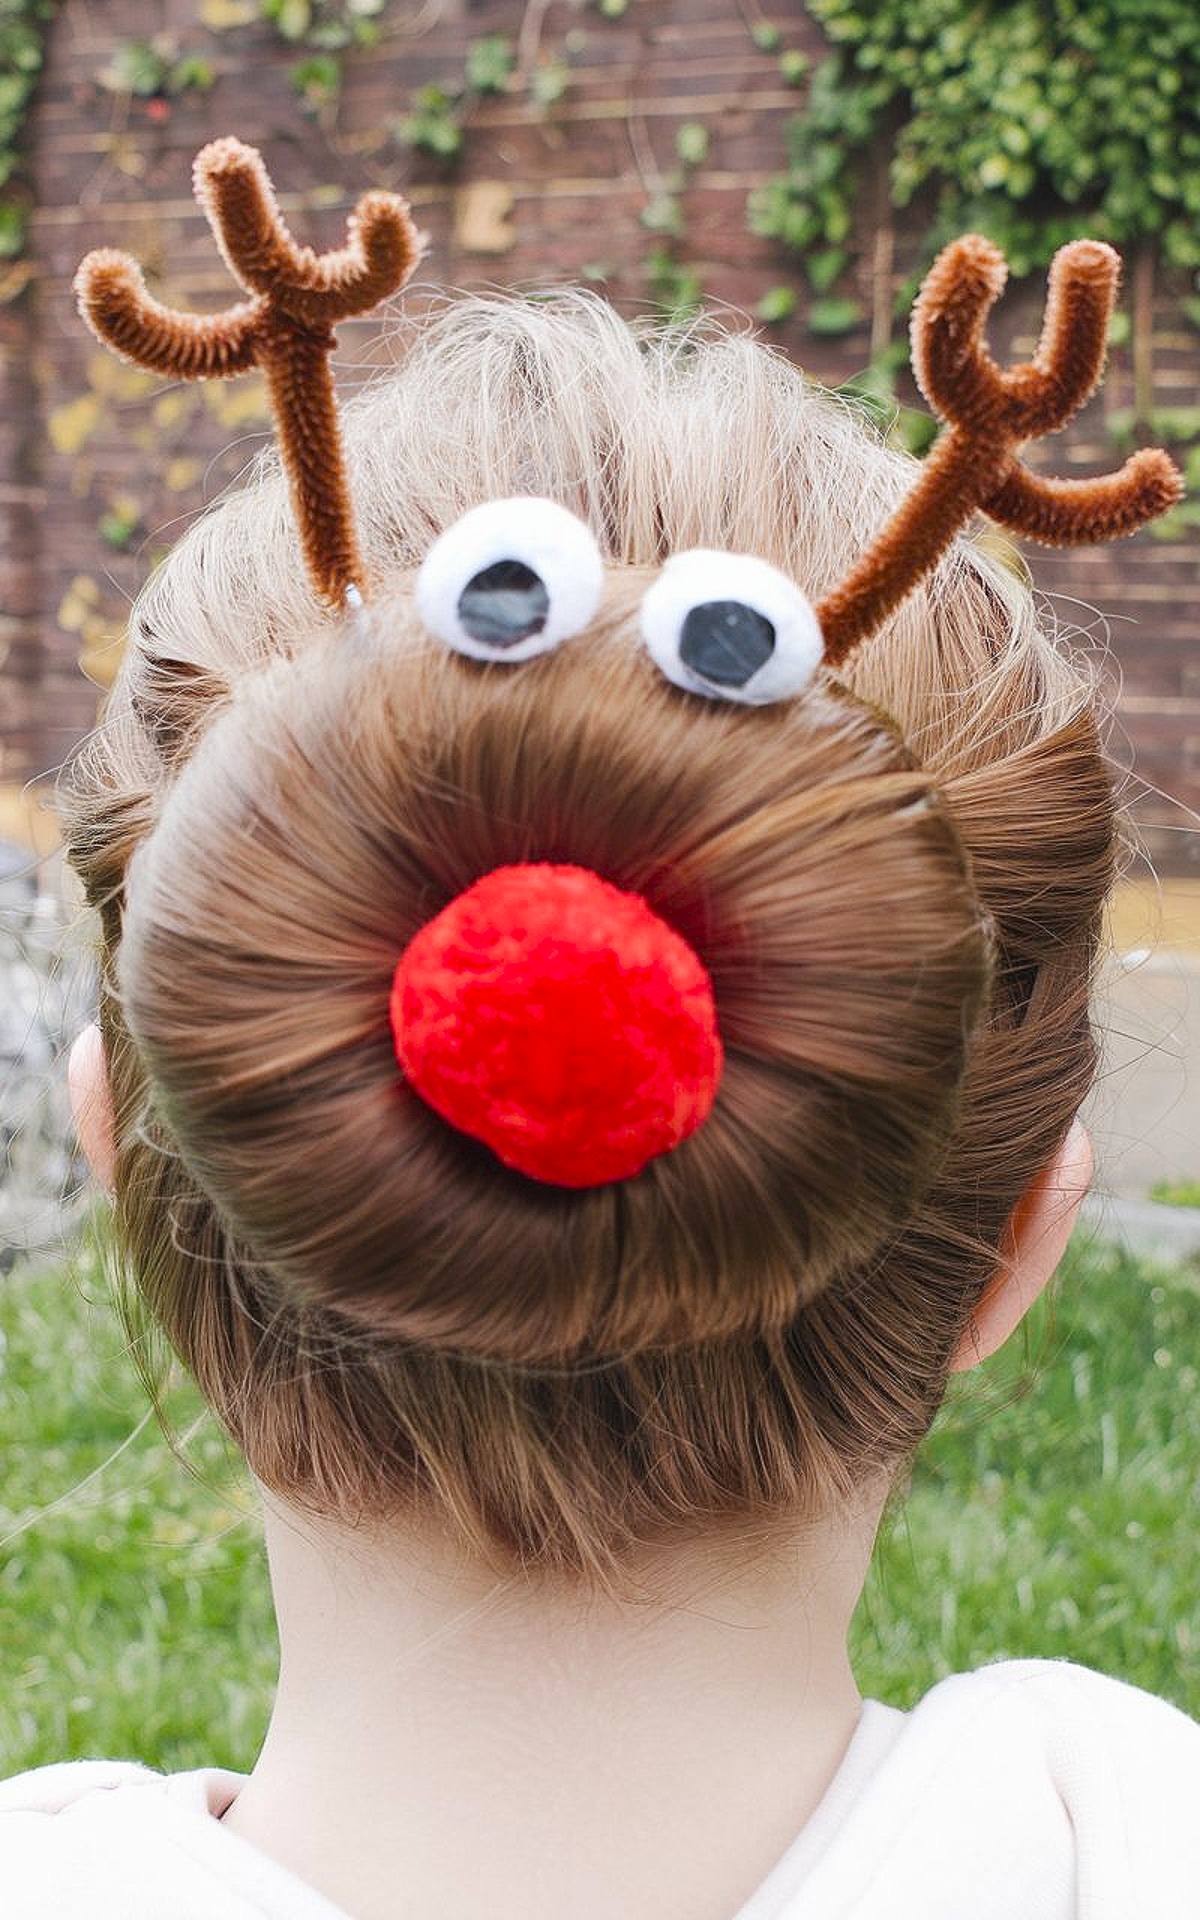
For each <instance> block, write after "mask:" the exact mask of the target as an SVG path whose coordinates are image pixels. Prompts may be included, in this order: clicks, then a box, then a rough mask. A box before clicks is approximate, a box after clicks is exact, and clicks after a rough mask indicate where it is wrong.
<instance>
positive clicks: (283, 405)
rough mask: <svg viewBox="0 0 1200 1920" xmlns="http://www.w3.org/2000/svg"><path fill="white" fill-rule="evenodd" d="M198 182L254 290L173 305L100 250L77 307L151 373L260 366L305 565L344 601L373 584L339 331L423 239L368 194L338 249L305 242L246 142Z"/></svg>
mask: <svg viewBox="0 0 1200 1920" xmlns="http://www.w3.org/2000/svg"><path fill="white" fill-rule="evenodd" d="M193 184H194V187H195V193H196V198H197V200H198V201H199V202H200V205H201V206H202V207H203V209H204V212H205V213H206V215H207V216H208V222H209V225H210V226H211V228H212V230H213V233H214V234H215V236H216V240H217V245H218V246H219V247H220V249H221V253H222V256H223V258H224V260H225V262H226V264H227V266H228V267H229V270H230V272H231V273H232V274H233V276H234V278H235V279H236V280H237V281H238V282H239V284H240V285H241V286H242V287H243V288H244V289H245V291H246V292H247V293H248V294H250V295H251V296H252V297H251V298H250V299H248V300H244V301H242V302H241V303H240V304H239V305H237V306H234V307H230V308H228V309H227V310H226V311H225V312H224V313H215V314H210V315H207V316H204V317H200V316H198V315H195V314H188V313H176V312H174V311H173V309H171V308H169V307H164V306H162V305H160V303H159V302H158V301H157V300H155V299H153V298H152V297H151V295H150V294H149V293H148V292H147V290H146V284H145V281H144V280H143V278H142V272H141V268H140V267H139V266H138V265H137V263H136V261H134V260H132V259H131V258H130V257H129V255H128V254H124V253H114V252H112V251H111V250H109V249H107V248H105V249H101V250H100V251H98V252H96V253H89V254H88V256H87V258H86V259H85V260H84V261H83V262H82V264H81V266H80V268H79V271H78V273H77V274H76V276H75V291H76V295H77V298H78V301H79V310H80V312H81V314H82V315H83V318H84V319H85V320H86V322H87V324H88V326H89V327H90V328H91V329H92V332H93V333H94V334H95V335H96V337H97V339H98V340H101V341H103V343H104V344H105V345H106V346H109V347H111V348H112V349H113V351H114V352H115V353H117V354H119V355H120V356H121V358H122V359H124V360H132V361H133V362H135V363H136V364H137V365H138V366H143V367H149V368H150V369H151V370H152V371H153V372H155V373H165V374H169V375H171V376H173V377H174V378H176V379H181V380H207V379H213V378H216V379H227V378H229V377H230V376H231V375H232V374H236V373H245V372H247V371H248V369H249V368H251V367H253V366H260V367H261V368H262V369H263V372H264V373H265V375H266V379H267V387H268V391H269V393H270V396H271V403H272V407H273V409H274V413H275V421H276V426H277V429H278V433H279V443H280V451H281V453H282V455H283V462H284V466H285V468H286V470H287V475H288V480H289V483H290V486H291V491H292V502H293V506H294V509H295V513H296V518H297V520H298V521H299V524H300V537H301V541H302V544H303V547H304V557H305V559H306V561H307V563H308V569H309V573H310V575H311V578H312V581H313V584H314V586H315V587H316V590H317V592H318V594H319V595H320V596H321V598H322V599H323V600H326V601H328V602H329V603H330V604H332V605H335V606H340V605H342V604H344V602H345V601H346V598H347V596H348V594H350V593H351V591H352V590H357V591H360V592H361V591H362V590H363V589H364V588H365V586H366V581H365V579H364V575H363V563H362V556H361V553H360V551H359V547H358V541H357V539H356V537H355V532H354V522H353V517H352V514H351V510H350V494H349V488H348V485H347V481H346V467H345V460H344V457H343V452H342V438H341V431H340V428H339V424H338V413H337V402H336V400H335V397H334V390H333V377H332V374H331V372H330V368H329V356H330V354H331V353H332V351H333V347H334V334H333V329H334V327H335V325H336V324H337V322H338V321H339V320H345V319H347V318H348V317H349V316H350V315H351V314H359V313H366V312H368V311H369V310H370V309H371V308H372V307H374V306H376V305H377V304H378V302H379V301H381V300H384V299H386V298H387V296H388V294H390V293H395V292H396V291H397V289H398V288H399V287H402V286H403V285H404V282H405V281H406V280H407V279H408V277H409V274H410V273H411V272H412V270H413V268H414V266H415V265H416V263H417V261H418V260H419V258H420V256H421V248H422V240H421V237H420V235H419V234H418V233H417V231H416V229H415V227H414V226H413V223H412V219H411V217H410V215H409V211H408V207H407V206H406V204H405V202H404V201H403V200H401V199H400V198H399V197H398V196H397V195H396V194H391V193H368V194H365V195H364V196H363V198H362V199H361V200H360V201H359V203H358V205H357V207H356V208H355V209H354V212H353V213H352V214H351V216H350V222H349V229H348V244H347V245H346V246H345V247H343V248H342V249H340V251H338V252H336V253H323V254H316V253H314V252H313V251H312V249H311V247H301V246H298V245H297V244H296V242H295V240H293V238H292V236H291V234H290V233H289V232H288V230H287V227H286V226H285V224H284V220H283V216H282V214H281V213H280V211H279V206H278V203H277V201H276V199H275V194H274V191H273V189H272V186H271V182H270V179H269V177H268V175H267V170H266V168H265V167H264V165H263V162H262V157H261V155H260V154H258V153H257V152H256V151H255V149H254V148H253V147H247V146H243V144H242V142H241V141H240V140H233V139H226V140H214V141H212V142H211V143H210V145H208V146H207V147H205V148H204V149H203V150H202V152H200V153H199V154H198V155H197V156H196V164H195V169H194V174H193Z"/></svg>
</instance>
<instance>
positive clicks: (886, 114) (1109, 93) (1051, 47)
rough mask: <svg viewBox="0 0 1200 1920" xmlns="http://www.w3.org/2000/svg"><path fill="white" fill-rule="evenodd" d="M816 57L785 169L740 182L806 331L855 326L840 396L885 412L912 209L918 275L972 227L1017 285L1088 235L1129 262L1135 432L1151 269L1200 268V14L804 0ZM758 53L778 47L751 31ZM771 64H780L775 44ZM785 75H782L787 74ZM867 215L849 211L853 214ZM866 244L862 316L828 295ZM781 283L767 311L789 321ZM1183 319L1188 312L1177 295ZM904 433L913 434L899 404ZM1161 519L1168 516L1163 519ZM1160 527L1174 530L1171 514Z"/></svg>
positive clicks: (998, 1) (1169, 9)
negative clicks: (794, 270) (905, 226)
mask: <svg viewBox="0 0 1200 1920" xmlns="http://www.w3.org/2000/svg"><path fill="white" fill-rule="evenodd" d="M807 5H808V11H809V12H810V13H811V14H812V15H813V17H814V18H815V19H816V20H817V21H818V22H819V23H820V25H821V26H822V27H823V28H824V30H825V33H826V35H827V36H828V38H829V40H830V41H831V42H832V43H833V51H832V52H831V53H830V54H829V56H828V57H827V58H826V59H825V60H823V61H822V62H821V63H820V64H819V65H818V66H817V67H816V69H815V71H814V72H813V74H812V78H811V82H810V85H809V90H808V96H807V99H806V102H805V107H804V111H803V113H802V114H798V115H797V116H796V117H795V118H794V119H793V120H792V121H791V122H790V124H789V127H788V133H787V164H786V167H785V169H784V170H783V171H782V172H781V173H779V174H777V175H776V176H775V177H773V178H772V179H770V180H768V181H767V182H765V183H764V185H762V186H761V187H759V188H757V189H756V190H754V191H753V192H752V193H751V194H750V196H749V200H748V203H747V217H748V222H749V225H750V227H751V229H752V230H753V231H754V232H755V233H758V234H760V235H762V236H764V237H767V238H771V239H774V240H776V241H778V242H780V243H782V245H783V246H785V247H786V248H788V249H790V250H792V251H794V252H796V253H798V254H800V255H801V256H802V259H803V265H804V272H805V276H806V278H807V280H808V283H809V289H810V298H809V301H808V304H807V307H806V311H805V319H806V321H807V324H808V327H809V330H810V331H811V332H813V333H825V334H838V333H850V332H855V331H859V330H861V329H865V328H868V326H869V332H870V343H871V361H870V365H869V367H868V368H867V369H866V370H865V371H864V373H862V374H861V375H859V376H857V380H856V382H855V383H853V384H854V385H855V388H856V390H858V391H860V392H861V393H862V394H863V395H864V397H865V398H866V399H867V402H868V404H871V405H878V406H880V407H890V408H891V409H892V411H893V412H895V410H896V403H895V389H896V374H897V368H898V366H899V364H900V363H901V361H902V359H903V356H902V355H899V356H898V355H897V354H896V353H895V352H894V351H893V348H892V330H893V325H894V322H895V319H896V318H897V317H898V316H899V315H902V314H903V313H905V312H906V311H907V309H908V306H909V303H910V301H911V299H912V296H913V293H914V292H915V289H916V279H915V277H914V278H913V279H910V280H908V281H907V282H906V283H904V284H903V285H901V286H899V288H897V289H895V291H893V275H892V271H891V264H892V255H891V248H892V211H893V209H898V208H905V207H910V206H911V207H912V208H913V210H914V213H915V214H916V216H917V218H916V222H915V225H916V231H917V232H918V234H919V236H920V254H921V258H920V260H919V261H918V270H920V269H921V268H923V266H924V265H925V264H926V262H927V261H928V260H929V259H930V258H932V255H933V254H934V252H936V250H937V248H938V247H939V246H941V245H942V244H944V242H945V241H946V240H948V239H949V238H951V237H952V236H953V235H954V234H956V233H960V232H962V231H963V230H964V229H968V228H974V229H976V230H979V231H982V232H984V233H987V234H989V235H990V236H991V237H992V238H993V239H994V240H996V241H997V243H998V244H999V245H1000V246H1001V247H1002V248H1003V249H1004V252H1005V254H1006V256H1007V258H1008V261H1009V265H1010V267H1011V269H1012V271H1013V274H1014V276H1016V277H1018V278H1020V277H1022V276H1023V275H1026V274H1028V273H1030V272H1032V271H1033V270H1035V269H1036V268H1038V267H1040V266H1042V265H1043V264H1044V263H1045V262H1046V261H1047V260H1048V259H1049V258H1050V255H1051V254H1052V253H1053V252H1054V251H1055V249H1056V248H1057V247H1059V246H1061V245H1062V244H1063V242H1064V241H1066V240H1069V239H1073V238H1075V237H1076V236H1078V235H1079V234H1082V233H1089V234H1092V235H1094V236H1096V237H1098V238H1102V239H1107V240H1110V241H1112V242H1114V243H1115V244H1116V245H1118V246H1121V247H1122V248H1123V250H1124V251H1125V253H1126V256H1127V265H1128V278H1129V284H1130V299H1131V309H1132V317H1131V315H1130V314H1129V313H1122V314H1119V315H1118V316H1116V323H1115V325H1114V331H1113V339H1114V342H1116V341H1118V340H1122V341H1125V340H1127V341H1128V342H1129V344H1130V347H1131V351H1132V369H1133V379H1134V391H1135V407H1134V414H1135V418H1136V424H1137V428H1138V432H1139V434H1140V435H1141V436H1143V437H1144V436H1145V434H1146V433H1147V432H1149V431H1151V430H1152V427H1153V415H1154V377H1153V357H1152V356H1153V272H1154V262H1155V259H1156V257H1158V258H1162V259H1164V260H1165V261H1166V262H1167V263H1168V264H1169V265H1172V266H1175V267H1182V268H1186V269H1189V270H1191V271H1196V270H1197V269H1200V12H1198V10H1197V7H1196V4H1195V0H973V3H970V4H967V3H964V0H873V3H872V4H870V5H868V4H866V0H807ZM752 32H753V35H754V38H755V40H756V43H757V44H758V45H759V46H760V47H761V48H762V50H763V51H772V52H774V51H777V50H778V49H779V46H780V42H779V40H778V38H777V37H776V36H775V34H774V31H773V30H771V44H770V45H769V46H768V45H767V44H766V36H765V35H764V33H763V32H762V30H761V29H752ZM778 57H779V60H780V65H781V68H783V67H784V62H785V61H786V60H787V58H788V56H787V53H786V51H782V52H779V56H778ZM785 71H786V69H785ZM864 208H865V209H866V210H867V212H866V216H865V218H864V214H863V209H864ZM864 228H865V229H866V230H868V231H870V233H871V235H872V244H873V247H874V256H873V258H872V260H871V261H870V262H869V267H870V272H869V276H868V278H869V281H870V283H871V285H872V286H873V289H874V309H873V311H872V312H870V313H868V312H867V310H866V309H865V308H864V307H863V305H862V303H861V302H860V301H858V300H857V299H855V298H852V297H850V296H848V295H841V294H840V293H839V292H838V282H839V281H840V280H841V279H842V276H843V274H844V273H845V272H846V270H847V269H848V268H849V266H850V265H851V263H852V260H853V258H854V256H855V253H856V244H855V239H856V235H857V234H859V233H861V232H862V231H863V230H864ZM786 292H787V289H785V288H778V289H773V290H772V291H771V292H770V293H769V294H768V295H767V296H766V297H765V300H764V307H765V309H766V311H765V312H764V311H763V309H761V308H760V313H762V317H763V318H766V319H774V318H783V317H786V314H787V312H788V311H790V308H789V306H788V303H787V301H786V297H785V296H786ZM1184 310H1185V312H1187V313H1188V315H1189V318H1191V319H1192V320H1193V321H1194V322H1195V323H1196V324H1200V302H1197V301H1195V300H1193V301H1191V302H1186V301H1185V303H1184ZM900 419H901V437H903V438H904V439H905V441H906V443H907V444H916V445H918V446H919V443H920V442H921V441H922V440H923V439H924V437H925V434H926V428H925V427H924V425H923V416H920V415H916V416H912V417H911V418H910V417H909V415H908V411H907V410H902V412H901V416H900ZM1164 524H1166V523H1164ZM1172 524H1174V521H1172Z"/></svg>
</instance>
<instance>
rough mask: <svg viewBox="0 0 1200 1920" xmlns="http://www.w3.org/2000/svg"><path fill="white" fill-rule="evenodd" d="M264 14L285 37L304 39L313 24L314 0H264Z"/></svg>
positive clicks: (288, 38) (294, 39)
mask: <svg viewBox="0 0 1200 1920" xmlns="http://www.w3.org/2000/svg"><path fill="white" fill-rule="evenodd" d="M263 14H264V17H265V18H266V19H268V20H270V21H271V22H272V23H273V25H274V27H275V30H276V32H277V33H279V34H281V35H282V37H283V39H285V40H291V41H293V42H294V41H298V40H303V39H304V36H305V34H306V33H307V32H308V30H309V28H310V27H311V26H312V20H313V10H312V0H263Z"/></svg>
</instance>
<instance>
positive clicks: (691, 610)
mask: <svg viewBox="0 0 1200 1920" xmlns="http://www.w3.org/2000/svg"><path fill="white" fill-rule="evenodd" d="M642 635H643V638H644V639H645V642H646V646H647V648H648V650H649V652H650V656H651V658H652V659H653V660H654V661H655V663H656V665H658V666H659V667H661V669H662V671H663V672H664V673H665V674H666V676H667V678H668V680H673V681H674V682H675V685H676V686H677V687H683V688H684V689H685V690H686V691H687V692H688V693H702V694H705V695H706V696H707V697H708V698H709V699H710V700H740V701H743V702H745V703H746V704H747V705H749V706H765V705H767V704H768V703H769V702H770V701H772V700H786V699H788V698H789V697H790V696H791V695H792V694H794V693H799V691H800V689H801V688H802V687H805V686H807V684H808V682H809V681H810V680H811V679H812V677H813V675H814V673H815V672H816V670H817V668H818V666H819V665H820V663H821V656H822V654H823V652H824V641H823V640H822V637H821V629H820V627H819V625H818V624H817V616H816V614H815V613H814V612H813V609H812V607H811V606H810V604H809V602H808V601H807V600H806V599H805V597H804V595H803V594H802V593H801V591H800V589H799V587H798V586H796V585H795V583H794V581H791V580H789V579H788V577H787V575H786V574H785V573H780V572H779V569H778V568H777V567H772V566H769V565H768V563H767V562H766V561H765V560H758V559H755V558H754V556H753V555H752V554H743V553H716V552H713V551H711V550H710V549H709V548H706V547H695V548H693V549H691V550H690V551H689V552H687V553H677V554H673V555H672V557H671V558H670V559H669V560H668V561H667V563H666V565H665V566H664V567H663V570H662V572H661V573H660V574H659V576H658V578H657V580H656V581H655V582H654V585H653V586H652V587H649V588H648V589H647V591H646V593H645V595H644V596H643V599H642Z"/></svg>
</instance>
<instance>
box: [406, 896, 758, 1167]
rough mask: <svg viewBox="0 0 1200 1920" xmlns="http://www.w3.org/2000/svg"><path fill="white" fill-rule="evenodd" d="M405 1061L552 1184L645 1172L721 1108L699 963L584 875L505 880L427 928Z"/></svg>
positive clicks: (509, 1156) (516, 1160)
mask: <svg viewBox="0 0 1200 1920" xmlns="http://www.w3.org/2000/svg"><path fill="white" fill-rule="evenodd" d="M390 1010H391V1021H392V1034H393V1037H394V1039H395V1044H396V1058H397V1059H398V1060H399V1062H400V1065H401V1067H402V1068H403V1069H404V1072H405V1074H406V1075H407V1078H408V1080H409V1082H410V1084H411V1085H412V1086H413V1087H414V1088H415V1089H416V1091H417V1092H418V1093H419V1094H420V1095H421V1097H422V1099H424V1100H425V1101H427V1102H428V1104H429V1105H430V1106H431V1107H433V1108H435V1109H436V1111H437V1112H438V1113H440V1114H441V1115H442V1117H443V1118H444V1119H446V1120H448V1121H449V1122H450V1124H451V1125H452V1126H454V1127H457V1128H459V1129H460V1131H461V1132H463V1133H469V1134H471V1135H473V1136H474V1138H475V1139H477V1140H483V1141H485V1142H486V1144H487V1145H488V1146H489V1147H491V1149H492V1150H493V1152H494V1153H496V1154H497V1155H498V1156H499V1158H500V1159H501V1160H503V1161H504V1162H505V1163H506V1164H507V1165H508V1166H510V1167H515V1168H517V1170H518V1171H519V1172H521V1173H524V1174H529V1175H530V1176H532V1178H533V1179H535V1180H545V1181H549V1182H551V1183H553V1184H554V1185H556V1186H563V1187H592V1186H600V1185H602V1184H603V1183H604V1182H605V1181H609V1180H623V1179H626V1178H628V1176H629V1175H631V1174H634V1173H638V1172H639V1171H640V1170H641V1168H642V1167H644V1166H645V1164H646V1162H647V1161H648V1160H651V1159H653V1158H654V1156H655V1155H656V1154H660V1153H666V1152H668V1151H669V1150H670V1148H672V1147H676V1146H678V1145H679V1143H680V1141H681V1140H684V1139H686V1137H687V1135H688V1134H689V1133H691V1132H693V1131H694V1129H695V1128H696V1127H698V1126H699V1125H700V1123H701V1121H703V1120H704V1119H705V1118H706V1117H707V1115H708V1113H709V1111H710V1109H711V1107H712V1104H713V1100H714V1098H715V1096H716V1091H717V1083H718V1081H719V1080H720V1077H721V1063H722V1057H723V1056H722V1050H721V1039H720V1035H719V1033H718V1031H717V1016H716V1008H715V1006H714V1004H713V992H712V982H711V981H710V979H709V977H708V973H707V972H706V970H705V968H704V966H703V963H702V962H701V961H700V960H699V959H698V958H697V956H696V954H695V953H694V952H693V950H692V948H691V947H690V946H689V945H688V943H687V941H686V940H684V939H683V938H682V937H681V936H680V935H679V934H678V933H676V932H675V931H674V929H673V928H671V927H669V926H667V924H666V922H665V921H663V920H660V919H659V917H658V915H657V914H656V913H654V912H653V911H652V910H651V908H650V907H648V906H647V904H646V902H645V901H644V900H643V899H642V898H641V896H640V895H639V894H636V893H625V892H622V891H621V889H620V888H618V887H614V886H612V885H610V883H609V882H608V881H607V880H602V879H601V878H600V876H599V875H598V874H595V873H591V872H589V871H588V869H587V868H585V867H572V866H550V865H548V864H544V863H536V864H529V865H522V866H509V867H497V868H496V869H495V870H494V871H493V872H492V873H487V874H484V876H483V878H482V879H481V880H477V881H476V882H475V884H474V885H473V886H470V887H468V888H467V889H466V891H465V892H464V893H460V894H459V895H458V897H457V898H456V899H454V900H452V901H451V902H450V904H449V906H448V907H445V908H444V909H443V910H442V912H441V913H439V914H438V915H436V917H435V918H434V919H432V920H430V921H428V922H427V924H426V925H425V926H423V927H422V928H421V930H420V932H419V933H418V934H416V935H415V936H414V938H413V939H412V940H411V941H410V942H409V944H408V946H407V947H406V948H405V950H404V952H403V953H402V954H401V956H400V959H399V962H398V963H397V966H396V972H395V976H394V979H393V981H392V993H391V1005H390Z"/></svg>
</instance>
